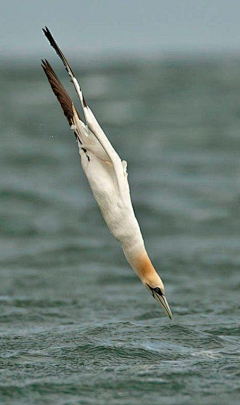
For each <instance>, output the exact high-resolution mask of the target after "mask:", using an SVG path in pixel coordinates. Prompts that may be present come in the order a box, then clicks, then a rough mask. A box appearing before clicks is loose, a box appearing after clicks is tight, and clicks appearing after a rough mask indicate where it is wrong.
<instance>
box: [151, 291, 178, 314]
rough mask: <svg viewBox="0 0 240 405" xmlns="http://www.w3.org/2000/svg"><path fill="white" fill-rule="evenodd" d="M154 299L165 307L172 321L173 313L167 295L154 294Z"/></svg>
mask: <svg viewBox="0 0 240 405" xmlns="http://www.w3.org/2000/svg"><path fill="white" fill-rule="evenodd" d="M154 298H155V299H156V300H157V301H158V302H159V304H160V305H161V306H162V307H163V309H164V311H165V312H166V314H167V315H168V316H169V318H170V319H172V317H173V316H172V311H171V309H170V306H169V305H168V302H167V298H166V297H165V295H159V294H157V293H154Z"/></svg>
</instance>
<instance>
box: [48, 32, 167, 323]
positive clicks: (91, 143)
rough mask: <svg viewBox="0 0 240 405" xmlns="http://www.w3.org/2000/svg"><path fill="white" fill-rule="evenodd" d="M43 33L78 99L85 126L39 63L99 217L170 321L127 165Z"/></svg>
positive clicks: (56, 81) (52, 75)
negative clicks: (73, 140)
mask: <svg viewBox="0 0 240 405" xmlns="http://www.w3.org/2000/svg"><path fill="white" fill-rule="evenodd" d="M43 32H44V34H45V36H46V37H47V39H48V41H49V43H50V45H51V46H52V47H53V48H54V49H55V51H56V53H57V55H58V56H59V57H60V59H61V60H62V62H63V64H64V66H65V69H66V70H67V72H68V74H69V76H70V80H71V82H72V83H73V85H74V87H75V90H76V92H77V94H78V96H79V99H80V103H81V107H82V111H83V114H84V120H85V122H84V121H83V120H82V118H81V116H80V114H79V113H78V111H77V110H76V108H75V106H74V104H73V102H72V100H71V98H70V97H69V95H68V93H67V91H66V90H65V88H64V87H63V85H62V84H61V82H60V81H59V79H58V77H57V75H56V73H55V72H54V70H53V69H52V67H51V65H50V63H49V62H48V61H47V60H46V59H45V60H42V68H43V70H44V72H45V74H46V76H47V79H48V81H49V83H50V86H51V88H52V90H53V92H54V94H55V96H56V97H57V99H58V101H59V103H60V105H61V107H62V109H63V112H64V115H65V116H66V118H67V120H68V123H69V125H70V127H71V129H72V130H73V132H74V134H75V137H76V141H77V144H78V148H79V154H80V157H81V164H82V168H83V170H84V172H85V174H86V177H87V179H88V182H89V185H90V188H91V190H92V193H93V195H94V197H95V199H96V201H97V204H98V206H99V208H100V211H101V213H102V216H103V218H104V220H105V222H106V224H107V227H108V229H109V231H110V232H111V234H112V235H113V236H114V237H115V238H116V239H117V240H118V241H119V242H120V244H121V246H122V249H123V252H124V255H125V257H126V259H127V261H128V263H129V264H130V266H131V267H132V268H133V270H134V271H135V272H136V274H137V275H138V277H139V278H140V280H141V282H142V283H143V285H144V286H145V287H146V289H147V290H148V291H149V292H150V293H151V294H152V296H153V297H154V298H155V299H156V300H157V302H158V303H159V304H160V305H161V306H162V307H163V308H164V310H165V312H166V314H167V315H168V316H169V318H170V319H172V312H171V309H170V307H169V305H168V302H167V299H166V295H165V289H164V285H163V282H162V280H161V278H160V276H159V275H158V273H157V272H156V270H155V268H154V266H153V264H152V262H151V260H150V258H149V256H148V254H147V252H146V249H145V246H144V241H143V237H142V234H141V230H140V227H139V224H138V221H137V219H136V217H135V214H134V210H133V206H132V202H131V197H130V189H129V184H128V173H127V162H126V161H125V160H121V159H120V157H119V155H118V154H117V152H116V151H115V149H114V148H113V146H112V145H111V143H110V141H109V140H108V138H107V136H106V135H105V133H104V132H103V130H102V128H101V127H100V125H99V123H98V121H97V120H96V118H95V116H94V115H93V112H92V110H91V109H90V107H89V106H88V105H87V103H86V100H85V98H84V95H83V93H82V90H81V87H80V85H79V84H78V81H77V79H76V77H75V75H74V73H73V70H72V69H71V67H70V65H69V63H68V62H67V59H66V58H65V56H64V55H63V53H62V51H61V49H60V48H59V46H58V45H57V43H56V41H55V40H54V38H53V36H52V34H51V32H50V31H49V29H48V28H47V27H45V28H43Z"/></svg>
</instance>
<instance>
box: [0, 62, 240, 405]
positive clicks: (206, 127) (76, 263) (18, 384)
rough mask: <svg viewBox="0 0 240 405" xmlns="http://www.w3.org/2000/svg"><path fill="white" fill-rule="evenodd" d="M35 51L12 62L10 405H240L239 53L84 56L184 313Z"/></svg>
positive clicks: (145, 226) (3, 293) (7, 246)
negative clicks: (118, 233) (143, 269)
mask: <svg viewBox="0 0 240 405" xmlns="http://www.w3.org/2000/svg"><path fill="white" fill-rule="evenodd" d="M23 62H24V61H21V64H19V61H14V60H11V61H2V64H1V68H0V72H1V88H2V91H1V94H0V97H1V147H0V153H1V162H0V169H1V204H0V214H1V228H0V250H1V256H0V261H1V270H0V307H1V309H0V349H1V353H0V395H1V396H0V403H1V404H8V405H13V404H18V405H33V404H34V405H35V404H37V405H42V404H47V405H48V404H49V405H50V404H51V405H52V404H57V405H80V404H81V405H90V404H97V405H107V404H109V405H149V404H164V405H176V404H177V405H192V404H197V405H214V404H218V405H219V404H220V405H221V404H224V405H225V404H226V403H227V404H228V405H236V404H238V403H239V401H240V342H239V337H240V324H239V322H240V273H239V269H240V60H239V59H237V58H234V57H230V56H225V57H219V58H211V57H206V56H205V57H198V58H196V57H195V58H194V57H186V58H174V57H171V58H170V57H169V58H165V59H159V60H154V61H150V60H145V61H143V60H139V61H138V60H136V61H134V62H133V61H132V62H129V61H127V59H126V60H123V61H117V60H116V61H112V62H111V63H109V64H108V63H106V61H105V62H104V63H102V62H99V61H97V60H96V61H95V62H94V63H93V62H92V63H91V64H90V66H87V64H86V63H85V65H84V66H82V67H81V61H80V60H75V61H72V65H73V69H74V71H75V73H76V75H77V77H78V78H79V80H80V81H81V84H82V87H83V90H84V93H85V96H86V99H87V101H88V103H89V105H90V106H91V108H92V109H93V111H94V113H95V114H96V116H97V118H98V120H99V121H100V123H101V124H102V126H103V128H104V130H105V132H106V133H107V135H108V137H109V139H110V141H111V142H112V144H113V146H114V147H115V148H116V150H117V151H118V153H119V155H120V156H121V158H122V159H126V160H127V161H128V172H129V182H130V187H131V194H132V200H133V204H134V208H135V212H136V215H137V218H138V220H139V223H140V226H141V229H142V232H143V235H144V239H145V242H146V247H147V250H148V253H149V255H150V257H151V259H152V261H153V263H154V265H155V267H156V268H157V270H158V271H159V273H160V275H161V277H162V278H163V280H164V283H165V288H166V293H167V298H168V302H169V304H170V306H171V309H172V311H173V316H174V318H173V320H172V321H170V320H169V319H168V318H167V317H166V316H165V314H164V312H163V310H162V309H161V308H160V307H159V306H158V304H157V302H156V301H155V300H153V299H152V297H151V296H150V294H148V293H147V292H146V290H145V289H144V287H143V286H142V284H141V283H140V282H139V280H138V279H137V277H136V275H135V274H134V273H133V271H132V270H131V269H130V268H129V265H128V264H127V263H126V260H125V258H124V256H123V253H122V251H121V249H120V246H119V245H118V243H117V242H116V241H115V240H114V239H113V238H112V236H111V235H110V234H109V232H108V229H107V228H106V226H105V223H104V221H103V219H102V218H101V215H100V213H99V210H98V207H97V205H96V202H95V201H94V198H93V196H92V194H91V192H90V189H89V186H88V184H87V181H86V179H85V177H84V174H83V171H82V169H81V166H80V161H79V156H78V150H77V145H76V142H75V139H74V136H73V134H72V133H71V131H70V130H69V127H68V124H67V121H66V119H65V118H64V116H63V114H62V112H61V110H60V107H59V105H58V103H57V101H56V100H55V98H54V95H53V94H52V93H51V90H50V87H49V85H48V83H47V81H46V78H45V76H44V74H43V72H42V71H41V68H40V65H37V64H34V65H26V66H24V63H23ZM51 62H52V64H53V67H54V68H55V69H56V71H57V72H58V74H59V76H60V78H61V79H62V80H63V83H64V84H65V85H66V86H67V88H68V90H69V92H70V93H71V95H72V96H73V98H74V100H76V97H75V93H74V90H73V89H72V88H71V84H70V83H68V78H67V77H66V72H65V71H64V69H63V68H62V66H61V64H60V60H59V59H57V57H56V56H55V55H54V54H53V56H52V58H51Z"/></svg>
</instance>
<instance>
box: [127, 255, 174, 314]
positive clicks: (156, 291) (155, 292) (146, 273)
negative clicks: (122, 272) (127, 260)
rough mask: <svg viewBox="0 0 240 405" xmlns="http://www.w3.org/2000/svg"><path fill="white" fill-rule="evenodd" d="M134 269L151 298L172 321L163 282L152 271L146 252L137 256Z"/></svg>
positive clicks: (153, 270)
mask: <svg viewBox="0 0 240 405" xmlns="http://www.w3.org/2000/svg"><path fill="white" fill-rule="evenodd" d="M134 268H135V270H136V272H137V273H138V275H139V277H140V279H141V281H142V283H143V285H144V286H145V287H146V288H147V290H148V291H149V292H150V293H151V294H152V296H153V298H155V299H156V301H157V302H158V303H159V304H160V305H161V306H162V307H163V308H164V310H165V312H166V314H167V315H168V316H169V318H170V319H172V311H171V309H170V307H169V305H168V302H167V299H166V295H165V289H164V285H163V282H162V280H161V278H160V276H159V275H158V273H157V272H156V270H155V269H154V267H153V265H152V263H151V260H150V259H149V257H148V255H147V253H146V252H144V254H142V255H140V256H138V259H137V260H136V262H135V265H134Z"/></svg>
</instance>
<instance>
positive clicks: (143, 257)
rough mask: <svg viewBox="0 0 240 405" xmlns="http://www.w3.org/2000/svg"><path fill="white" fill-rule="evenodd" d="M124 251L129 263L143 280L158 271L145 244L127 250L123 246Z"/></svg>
mask: <svg viewBox="0 0 240 405" xmlns="http://www.w3.org/2000/svg"><path fill="white" fill-rule="evenodd" d="M123 251H124V254H125V256H126V259H127V261H128V263H129V264H130V266H131V267H132V268H133V270H134V271H135V272H136V273H137V275H138V276H139V277H140V279H141V280H142V281H144V280H145V279H149V278H150V277H151V275H153V274H155V273H156V270H155V269H154V267H153V265H152V262H151V260H150V259H149V256H148V254H147V252H146V250H145V248H144V246H142V247H141V248H140V249H136V250H126V249H124V248H123Z"/></svg>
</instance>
